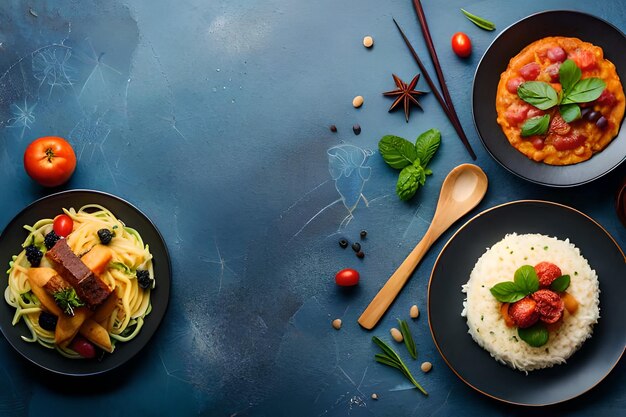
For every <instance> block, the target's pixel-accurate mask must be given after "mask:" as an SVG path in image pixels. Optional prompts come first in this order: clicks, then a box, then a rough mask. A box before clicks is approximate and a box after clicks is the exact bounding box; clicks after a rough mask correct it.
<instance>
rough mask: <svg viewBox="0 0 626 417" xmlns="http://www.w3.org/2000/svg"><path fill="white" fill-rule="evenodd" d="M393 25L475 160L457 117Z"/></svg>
mask: <svg viewBox="0 0 626 417" xmlns="http://www.w3.org/2000/svg"><path fill="white" fill-rule="evenodd" d="M393 23H395V25H396V27H397V28H398V31H399V32H400V36H402V39H403V40H404V43H405V44H406V46H407V48H409V51H410V52H411V55H413V59H414V60H415V62H417V66H418V67H419V68H420V70H421V71H422V74H423V75H424V78H425V79H426V82H427V83H428V85H429V87H430V89H431V90H432V91H433V93H434V94H435V97H436V98H437V101H438V102H439V104H440V105H441V107H442V108H443V111H444V113H445V114H446V116H448V120H450V123H452V126H453V127H454V130H455V131H456V133H457V134H458V135H459V137H460V138H461V141H462V142H463V144H464V145H465V148H466V149H467V151H468V152H469V154H470V156H471V157H472V159H473V160H476V154H475V153H474V150H473V149H472V146H471V145H470V144H469V141H468V140H467V136H465V132H464V131H463V128H462V127H461V123H460V122H459V119H458V118H457V117H455V116H456V114H453V113H451V112H450V108H449V107H448V104H447V103H446V101H445V99H444V98H443V97H442V96H441V93H440V92H439V89H438V88H437V86H436V85H435V83H434V81H433V79H432V78H431V77H430V74H428V71H427V70H426V67H424V64H423V63H422V60H421V59H420V57H419V55H417V52H415V49H414V48H413V45H411V42H410V41H409V39H408V38H407V37H406V35H405V34H404V31H403V30H402V28H401V27H400V25H399V24H398V22H396V19H393Z"/></svg>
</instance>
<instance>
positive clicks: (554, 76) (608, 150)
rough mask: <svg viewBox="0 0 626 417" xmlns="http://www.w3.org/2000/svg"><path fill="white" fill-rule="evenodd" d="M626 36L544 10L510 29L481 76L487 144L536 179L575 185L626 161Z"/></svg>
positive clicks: (478, 92) (478, 94)
mask: <svg viewBox="0 0 626 417" xmlns="http://www.w3.org/2000/svg"><path fill="white" fill-rule="evenodd" d="M624 48H626V37H625V36H624V33H622V31H621V30H620V29H618V28H617V27H615V26H613V25H611V24H610V23H608V22H606V21H604V20H602V19H599V18H597V17H595V16H593V15H590V14H586V13H582V12H577V11H565V10H553V11H546V12H540V13H537V14H534V15H531V16H528V17H526V18H524V19H522V20H520V21H518V22H516V23H514V24H513V25H511V26H509V27H508V28H506V29H504V30H503V31H502V32H501V33H500V34H499V35H498V37H497V38H496V39H495V40H494V41H493V42H492V44H491V45H490V46H489V48H488V49H487V51H486V52H485V54H484V55H483V57H482V59H481V60H480V63H479V64H478V67H477V69H476V73H475V76H474V84H473V93H472V113H473V118H474V124H475V126H476V129H477V131H478V134H479V137H480V140H481V141H482V143H483V145H484V146H485V149H486V150H487V152H488V153H489V154H490V155H491V156H492V157H493V158H494V159H495V160H496V161H497V162H498V163H500V164H501V165H502V166H503V167H504V168H506V169H507V170H509V171H510V172H512V173H513V174H515V175H517V176H519V177H521V178H523V179H525V180H528V181H530V182H534V183H538V184H542V185H547V186H552V187H572V186H577V185H582V184H586V183H588V182H591V181H594V180H596V179H598V178H600V177H602V176H604V175H606V174H607V173H609V172H611V171H612V170H614V169H615V168H616V167H617V166H619V165H620V164H621V163H622V162H623V161H624V159H626V132H625V131H624V129H623V128H622V126H621V125H622V122H623V117H624V111H625V107H626V104H625V103H626V100H625V95H624V89H623V85H622V82H623V80H625V79H626V55H624V54H623V53H622V51H623V50H624Z"/></svg>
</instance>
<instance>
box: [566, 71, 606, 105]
mask: <svg viewBox="0 0 626 417" xmlns="http://www.w3.org/2000/svg"><path fill="white" fill-rule="evenodd" d="M605 88H606V83H605V82H604V81H602V80H601V79H600V78H595V77H591V78H585V79H584V80H580V81H578V82H577V83H576V85H574V87H572V89H571V90H570V91H566V92H565V94H564V96H563V101H562V102H561V104H569V103H588V102H590V101H593V100H595V99H597V98H598V97H600V94H602V92H603V91H604V89H605Z"/></svg>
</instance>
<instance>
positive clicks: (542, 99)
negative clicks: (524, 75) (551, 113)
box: [517, 81, 559, 110]
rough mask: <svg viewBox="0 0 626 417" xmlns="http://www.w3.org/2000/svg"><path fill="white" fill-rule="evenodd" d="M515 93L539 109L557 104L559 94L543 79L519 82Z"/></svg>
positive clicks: (546, 108) (545, 108)
mask: <svg viewBox="0 0 626 417" xmlns="http://www.w3.org/2000/svg"><path fill="white" fill-rule="evenodd" d="M517 95H518V96H519V98H521V99H522V100H524V101H525V102H526V103H528V104H532V105H533V106H535V107H537V108H538V109H540V110H548V109H549V108H551V107H554V106H556V105H557V104H559V95H558V93H557V92H556V90H555V89H554V88H552V86H551V85H550V84H548V83H545V82H543V81H526V82H524V83H521V84H520V86H519V88H518V89H517Z"/></svg>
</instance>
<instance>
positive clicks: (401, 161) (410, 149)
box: [378, 129, 441, 200]
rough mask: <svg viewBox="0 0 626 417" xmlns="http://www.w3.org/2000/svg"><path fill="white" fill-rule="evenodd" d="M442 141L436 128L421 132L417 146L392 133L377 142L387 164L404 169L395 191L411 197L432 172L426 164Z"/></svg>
mask: <svg viewBox="0 0 626 417" xmlns="http://www.w3.org/2000/svg"><path fill="white" fill-rule="evenodd" d="M440 144H441V132H439V130H437V129H430V130H427V131H426V132H424V133H422V134H421V135H419V137H418V138H417V140H416V141H415V145H413V144H412V143H411V142H409V141H408V140H406V139H404V138H401V137H399V136H393V135H387V136H383V137H382V138H381V140H380V141H379V142H378V151H379V152H380V155H381V156H382V158H383V160H384V161H385V162H386V163H387V165H389V166H390V167H392V168H395V169H400V170H401V171H400V174H399V176H398V182H397V183H396V194H398V196H399V197H400V199H401V200H409V199H410V198H411V197H413V196H414V195H415V193H416V192H417V190H418V189H419V187H421V186H423V185H424V184H425V183H426V176H427V175H431V174H432V171H431V170H430V169H429V168H427V167H426V166H427V165H428V163H429V162H430V160H431V159H432V158H433V156H434V155H435V153H436V152H437V149H439V145H440Z"/></svg>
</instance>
